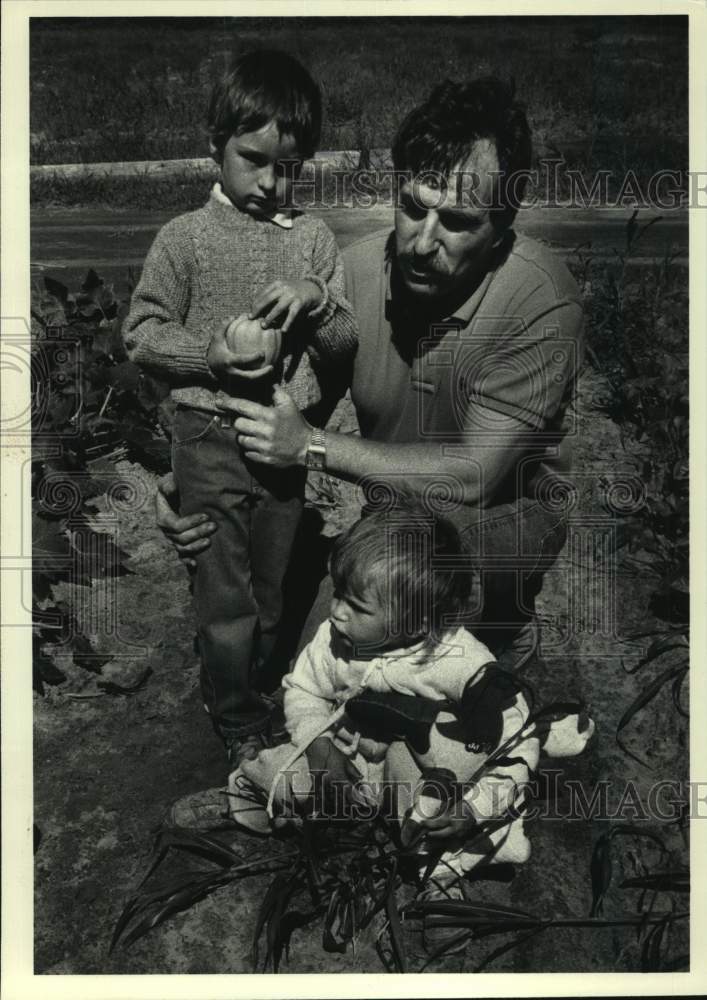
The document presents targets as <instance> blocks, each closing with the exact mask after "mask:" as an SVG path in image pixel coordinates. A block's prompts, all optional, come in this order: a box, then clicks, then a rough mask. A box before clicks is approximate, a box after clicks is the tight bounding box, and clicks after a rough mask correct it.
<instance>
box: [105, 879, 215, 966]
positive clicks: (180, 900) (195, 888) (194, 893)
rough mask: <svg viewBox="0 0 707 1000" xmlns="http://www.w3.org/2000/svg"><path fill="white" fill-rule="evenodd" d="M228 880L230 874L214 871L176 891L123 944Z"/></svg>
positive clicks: (129, 943)
mask: <svg viewBox="0 0 707 1000" xmlns="http://www.w3.org/2000/svg"><path fill="white" fill-rule="evenodd" d="M228 881H230V876H224V875H223V873H218V874H214V873H213V872H212V873H210V874H209V875H208V876H207V877H206V878H204V879H200V880H199V881H198V882H195V883H193V884H190V885H188V886H185V887H184V888H183V889H182V890H180V891H178V892H175V893H174V894H173V895H171V896H170V897H169V899H168V900H167V902H166V903H165V905H164V906H161V907H160V908H159V909H157V910H156V911H155V912H154V913H152V914H149V915H147V916H145V917H144V918H143V919H142V920H140V921H139V922H138V923H137V924H135V925H134V926H133V928H132V930H130V931H129V932H128V933H127V934H126V935H125V937H124V938H123V946H124V947H126V948H127V947H128V946H129V945H131V944H132V943H133V942H134V941H137V939H138V938H140V937H142V936H143V935H144V934H147V932H148V931H150V930H152V929H153V928H154V927H157V925H158V924H161V923H162V922H163V921H164V920H166V919H167V917H171V916H173V915H174V914H175V913H179V912H180V911H181V910H186V909H188V908H189V907H190V906H193V905H194V903H198V902H199V900H201V899H204V898H205V897H206V896H208V895H209V893H211V892H213V891H214V889H218V888H219V887H220V886H222V885H225V884H226V883H227V882H228Z"/></svg>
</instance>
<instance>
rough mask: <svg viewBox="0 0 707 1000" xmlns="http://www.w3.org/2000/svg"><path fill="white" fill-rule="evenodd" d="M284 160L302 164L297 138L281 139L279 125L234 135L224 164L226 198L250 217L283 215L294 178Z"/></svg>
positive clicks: (222, 179) (268, 125)
mask: <svg viewBox="0 0 707 1000" xmlns="http://www.w3.org/2000/svg"><path fill="white" fill-rule="evenodd" d="M212 151H213V150H212ZM283 160H290V161H292V160H299V153H298V150H297V144H296V142H295V139H294V137H293V136H291V135H280V133H279V132H278V129H277V125H276V124H275V122H269V123H268V124H267V125H263V127H262V128H260V129H258V130H257V131H255V132H244V133H243V134H242V135H232V136H231V138H230V139H229V140H228V142H227V143H226V145H225V147H224V150H223V159H222V160H221V183H222V185H223V190H224V194H226V195H228V197H229V198H230V199H231V201H232V202H233V204H234V205H235V206H236V208H239V209H240V210H241V211H242V212H247V213H248V214H249V215H253V216H256V217H257V216H263V215H272V214H273V213H274V212H276V211H278V210H280V211H281V210H282V209H283V208H284V207H286V206H287V205H288V204H289V200H290V190H291V187H292V176H293V165H292V163H290V164H289V165H288V166H286V167H285V166H283V164H282V162H281V161H283Z"/></svg>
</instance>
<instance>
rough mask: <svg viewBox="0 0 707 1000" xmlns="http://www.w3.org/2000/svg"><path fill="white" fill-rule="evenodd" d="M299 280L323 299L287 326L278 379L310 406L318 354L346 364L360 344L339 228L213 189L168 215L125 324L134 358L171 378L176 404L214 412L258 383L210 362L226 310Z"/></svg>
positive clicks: (235, 310) (246, 306) (236, 311)
mask: <svg viewBox="0 0 707 1000" xmlns="http://www.w3.org/2000/svg"><path fill="white" fill-rule="evenodd" d="M302 278H309V279H312V280H313V281H314V282H315V283H316V284H317V285H318V286H319V288H320V290H321V291H322V293H323V298H322V302H321V304H320V305H319V306H318V307H317V309H316V310H315V311H314V312H311V313H309V315H308V316H306V317H299V318H298V320H297V321H296V322H295V324H294V325H293V328H292V329H291V330H290V331H289V332H288V333H287V334H286V336H285V338H284V340H283V355H282V372H281V375H280V378H281V380H282V383H283V384H284V386H285V388H286V389H287V391H288V392H289V393H290V395H292V397H293V399H294V400H295V402H296V404H297V406H298V407H299V408H300V409H306V408H307V407H308V406H311V405H313V404H314V403H317V402H319V400H320V398H321V390H320V386H319V382H318V378H317V376H316V375H315V371H314V368H313V367H312V363H311V362H312V361H313V362H314V365H315V367H317V368H318V367H319V365H318V364H317V363H318V362H319V363H326V361H327V360H329V359H333V360H337V361H338V362H339V363H341V362H342V361H345V360H347V359H350V358H351V357H352V356H353V353H354V352H355V350H356V346H357V331H356V323H355V318H354V315H353V310H352V308H351V305H350V304H349V303H348V301H347V300H346V298H345V296H344V272H343V267H342V263H341V258H340V255H339V251H338V248H337V246H336V242H335V240H334V235H333V233H332V232H331V230H330V229H329V227H328V226H327V225H325V223H323V222H322V221H321V220H319V219H314V218H311V217H310V216H306V215H301V214H294V215H293V218H292V226H291V227H290V228H284V227H283V226H280V225H277V224H275V223H274V222H271V221H268V220H259V219H255V218H253V217H252V216H249V215H247V214H245V213H244V212H241V211H239V210H238V209H237V208H235V207H234V206H233V205H231V204H230V203H229V202H228V201H227V200H226V199H225V198H224V197H223V195H220V194H219V193H218V191H217V190H214V191H212V193H211V197H210V198H209V201H208V202H207V204H206V205H205V206H204V207H203V208H200V209H197V210H196V211H194V212H188V213H186V214H185V215H180V216H178V217H177V218H176V219H173V220H172V221H171V222H168V223H167V224H166V225H165V226H163V228H162V229H161V230H160V231H159V232H158V234H157V236H156V238H155V241H154V243H153V244H152V247H151V248H150V251H149V253H148V256H147V259H146V260H145V264H144V267H143V271H142V276H141V278H140V282H139V284H138V286H137V288H136V289H135V292H134V293H133V297H132V303H131V308H130V314H129V315H128V317H127V319H126V321H125V324H124V327H123V336H124V339H125V345H126V349H127V351H128V356H129V357H130V359H131V360H132V361H134V362H136V363H137V364H139V365H142V366H144V367H145V368H148V369H150V370H152V371H153V372H154V373H155V374H156V375H157V376H158V377H160V378H162V379H164V380H166V381H167V382H169V383H170V385H171V390H172V397H173V399H174V400H175V401H176V402H179V403H184V404H186V405H189V406H197V407H201V408H204V409H209V410H214V411H216V409H217V403H218V401H219V398H221V397H222V396H223V395H224V394H225V393H226V392H227V391H228V392H230V393H231V394H232V393H233V392H238V393H239V394H242V395H244V396H250V395H251V394H252V392H253V391H254V389H255V391H257V388H260V386H258V387H257V388H255V384H254V383H253V382H249V381H248V380H246V379H240V380H239V379H234V378H231V379H230V380H229V384H228V385H226V384H225V383H223V382H220V381H219V380H217V379H216V378H215V377H214V375H213V373H212V372H211V370H210V368H209V366H208V364H207V360H206V355H207V350H208V346H209V342H210V340H211V337H212V334H213V333H214V332H215V331H216V329H217V328H218V326H219V325H220V323H221V322H222V321H223V320H224V319H225V318H226V317H227V316H230V315H233V316H238V315H240V314H241V313H248V312H249V311H250V308H251V306H252V304H253V301H254V299H255V297H256V295H257V294H258V292H259V291H261V290H262V289H263V288H264V287H265V286H266V285H268V284H269V283H270V282H272V281H275V280H276V279H280V280H288V279H289V280H292V279H302ZM259 381H260V382H262V380H259Z"/></svg>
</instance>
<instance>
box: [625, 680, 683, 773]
mask: <svg viewBox="0 0 707 1000" xmlns="http://www.w3.org/2000/svg"><path fill="white" fill-rule="evenodd" d="M684 669H685V666H684V664H682V663H681V664H679V665H678V666H676V667H671V668H670V669H669V670H666V671H664V672H663V673H662V674H659V675H658V677H656V678H655V679H654V680H653V682H652V683H651V684H649V685H648V687H647V688H646V689H645V690H644V691H642V692H641V694H640V695H639V696H638V698H636V699H635V701H633V702H632V703H631V705H630V706H629V707H628V708H627V709H626V711H625V712H624V714H623V715H622V716H621V718H620V720H619V724H618V726H617V729H616V742H617V744H618V745H619V747H620V748H621V749H622V750H623V751H624V753H627V754H628V755H629V757H633V759H634V760H635V761H638V763H639V764H643V765H644V767H648V768H650V769H651V770H652V767H651V765H650V764H649V763H648V762H647V761H645V760H642V759H641V758H640V757H639V756H638V755H637V754H635V753H633V751H632V750H629V749H628V747H627V746H626V745H625V744H624V743H622V741H621V739H620V738H619V734H620V732H621V730H622V729H624V728H625V726H627V725H628V723H629V722H630V721H631V719H632V718H633V717H634V715H636V713H637V712H639V711H640V709H642V708H644V707H645V706H646V705H647V704H648V703H649V702H650V701H652V700H653V698H655V696H656V695H657V694H658V692H659V691H660V689H661V688H662V687H663V685H664V684H665V683H666V682H667V681H669V680H671V679H672V678H673V677H677V676H678V674H680V673H681V672H682V671H683V670H684Z"/></svg>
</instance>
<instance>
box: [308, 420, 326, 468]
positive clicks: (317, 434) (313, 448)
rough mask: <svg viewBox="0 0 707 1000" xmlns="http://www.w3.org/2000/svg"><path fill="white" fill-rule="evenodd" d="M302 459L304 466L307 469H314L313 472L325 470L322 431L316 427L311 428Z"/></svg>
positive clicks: (324, 447)
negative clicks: (303, 458)
mask: <svg viewBox="0 0 707 1000" xmlns="http://www.w3.org/2000/svg"><path fill="white" fill-rule="evenodd" d="M304 461H305V466H306V467H307V468H308V469H314V471H315V472H324V471H325V470H326V445H325V443H324V431H321V430H320V429H319V428H318V427H313V428H312V436H311V437H310V439H309V444H308V445H307V454H306V455H305V460H304Z"/></svg>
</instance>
